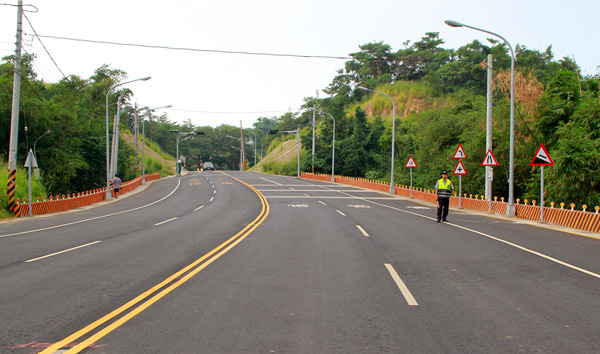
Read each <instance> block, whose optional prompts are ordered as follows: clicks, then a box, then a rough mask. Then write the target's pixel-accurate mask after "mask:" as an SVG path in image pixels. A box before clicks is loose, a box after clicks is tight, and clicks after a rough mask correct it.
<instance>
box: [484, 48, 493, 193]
mask: <svg viewBox="0 0 600 354" xmlns="http://www.w3.org/2000/svg"><path fill="white" fill-rule="evenodd" d="M492 65H493V61H492V55H491V54H488V58H487V67H488V68H487V114H486V118H487V119H486V129H485V150H486V151H489V150H491V149H492V93H493V91H492V83H493V82H492V80H493V76H492V69H493V68H492ZM493 174H494V169H493V168H492V167H490V166H486V167H485V197H486V198H489V199H490V200H491V198H492V180H491V179H492V178H493Z"/></svg>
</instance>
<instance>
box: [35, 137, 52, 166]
mask: <svg viewBox="0 0 600 354" xmlns="http://www.w3.org/2000/svg"><path fill="white" fill-rule="evenodd" d="M51 133H52V130H47V131H46V132H45V133H44V134H42V135H41V136H40V137H39V138H37V139H35V142H34V143H33V157H35V159H36V160H37V154H36V153H35V144H37V142H38V140H40V139H41V138H43V137H45V136H46V135H50V134H51Z"/></svg>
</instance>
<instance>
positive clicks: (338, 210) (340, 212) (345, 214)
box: [335, 209, 346, 216]
mask: <svg viewBox="0 0 600 354" xmlns="http://www.w3.org/2000/svg"><path fill="white" fill-rule="evenodd" d="M335 211H337V212H338V213H340V214H342V215H343V216H346V214H344V213H342V212H341V211H339V210H337V209H336V210H335Z"/></svg>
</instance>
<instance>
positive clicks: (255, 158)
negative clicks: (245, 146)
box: [252, 130, 256, 172]
mask: <svg viewBox="0 0 600 354" xmlns="http://www.w3.org/2000/svg"><path fill="white" fill-rule="evenodd" d="M252 134H254V172H256V133H255V132H254V130H252Z"/></svg>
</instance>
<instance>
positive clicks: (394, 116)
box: [358, 86, 396, 194]
mask: <svg viewBox="0 0 600 354" xmlns="http://www.w3.org/2000/svg"><path fill="white" fill-rule="evenodd" d="M358 88H359V89H361V90H366V91H371V92H375V93H378V94H380V95H384V96H385V97H387V98H389V99H390V101H392V172H391V176H390V193H392V194H395V193H396V190H395V189H394V150H395V149H394V147H395V146H396V135H395V134H396V104H395V103H394V100H393V99H392V98H391V97H390V96H388V95H386V94H385V93H383V92H379V91H375V90H371V89H368V88H366V87H362V86H358Z"/></svg>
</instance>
